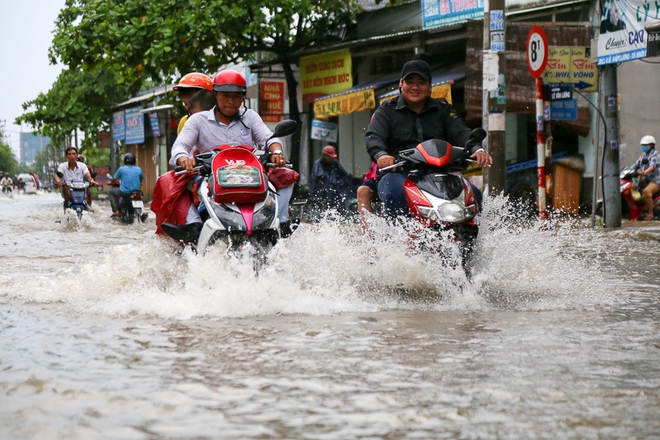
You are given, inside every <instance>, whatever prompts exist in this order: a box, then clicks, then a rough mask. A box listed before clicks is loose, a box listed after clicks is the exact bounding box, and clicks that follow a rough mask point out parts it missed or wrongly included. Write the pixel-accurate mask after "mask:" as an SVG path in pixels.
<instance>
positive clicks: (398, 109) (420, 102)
mask: <svg viewBox="0 0 660 440" xmlns="http://www.w3.org/2000/svg"><path fill="white" fill-rule="evenodd" d="M399 90H400V91H401V95H400V96H399V97H398V98H394V99H391V100H389V101H386V102H385V103H383V105H381V106H380V107H379V108H378V109H377V110H376V113H374V116H373V118H372V120H371V123H370V124H369V128H368V129H367V134H366V136H365V137H366V143H367V152H368V153H369V155H370V156H371V157H372V159H373V160H374V161H375V162H377V163H378V168H385V167H387V166H390V165H392V164H394V162H395V160H396V158H395V157H396V156H397V154H398V152H399V151H401V150H406V149H409V148H414V147H415V146H417V145H418V144H419V143H420V142H423V141H426V140H429V139H443V140H446V141H448V142H449V143H451V144H453V145H461V146H463V145H466V143H467V142H468V140H469V138H470V132H471V130H470V129H469V128H468V127H467V125H465V123H464V122H463V120H461V118H460V117H459V116H458V114H457V113H456V110H454V109H453V108H452V106H451V105H449V103H448V102H447V100H446V99H444V98H438V99H434V98H431V68H430V67H429V65H428V64H427V63H426V62H425V61H421V60H413V61H408V62H407V63H406V64H404V66H403V69H402V71H401V79H400V80H399ZM468 147H470V153H471V156H470V157H471V158H473V159H475V160H476V161H477V163H479V165H481V166H482V167H487V166H489V165H490V164H492V163H493V159H492V158H491V156H490V155H489V154H488V153H487V152H486V151H485V150H484V149H483V147H482V146H481V145H480V144H479V145H470V146H468ZM405 180H406V175H405V174H403V173H401V172H393V173H389V174H386V175H385V176H383V177H382V178H381V179H380V182H379V183H378V195H379V196H380V198H381V200H383V201H384V208H385V213H386V214H388V215H390V216H396V215H405V214H407V213H408V205H407V203H406V198H405V194H404V191H403V182H404V181H405ZM475 189H476V188H475ZM477 198H478V199H481V194H480V193H478V195H477Z"/></svg>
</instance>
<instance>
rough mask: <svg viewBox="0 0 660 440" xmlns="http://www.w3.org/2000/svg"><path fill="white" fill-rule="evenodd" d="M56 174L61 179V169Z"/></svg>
mask: <svg viewBox="0 0 660 440" xmlns="http://www.w3.org/2000/svg"><path fill="white" fill-rule="evenodd" d="M56 174H57V177H59V178H60V179H61V178H62V177H64V174H62V172H61V171H58V172H57V173H56Z"/></svg>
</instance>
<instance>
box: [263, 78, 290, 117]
mask: <svg viewBox="0 0 660 440" xmlns="http://www.w3.org/2000/svg"><path fill="white" fill-rule="evenodd" d="M259 114H260V115H261V117H262V118H263V119H264V121H265V122H280V121H281V120H282V115H283V114H284V82H283V81H267V80H262V81H261V83H260V84H259Z"/></svg>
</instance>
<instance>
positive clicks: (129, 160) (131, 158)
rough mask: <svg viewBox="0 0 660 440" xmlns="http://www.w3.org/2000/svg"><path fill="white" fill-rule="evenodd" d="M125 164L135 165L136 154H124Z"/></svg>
mask: <svg viewBox="0 0 660 440" xmlns="http://www.w3.org/2000/svg"><path fill="white" fill-rule="evenodd" d="M124 164H126V165H135V155H134V154H133V153H126V156H124Z"/></svg>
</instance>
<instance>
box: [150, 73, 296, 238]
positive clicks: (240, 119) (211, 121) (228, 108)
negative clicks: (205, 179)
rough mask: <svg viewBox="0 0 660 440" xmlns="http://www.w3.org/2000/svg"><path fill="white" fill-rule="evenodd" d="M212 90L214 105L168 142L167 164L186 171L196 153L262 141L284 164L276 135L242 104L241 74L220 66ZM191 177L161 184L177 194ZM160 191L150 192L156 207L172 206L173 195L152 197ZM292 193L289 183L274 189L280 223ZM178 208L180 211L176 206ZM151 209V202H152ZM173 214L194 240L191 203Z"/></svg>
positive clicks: (196, 226)
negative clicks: (168, 156)
mask: <svg viewBox="0 0 660 440" xmlns="http://www.w3.org/2000/svg"><path fill="white" fill-rule="evenodd" d="M213 91H214V93H215V98H216V106H215V107H214V108H213V109H211V110H209V111H202V112H199V113H196V114H194V115H192V116H190V118H189V119H188V120H187V121H186V123H185V125H184V126H183V129H182V131H181V134H180V135H179V136H178V137H177V139H176V141H175V142H174V145H173V146H172V158H171V160H170V164H171V165H176V166H180V167H181V168H183V169H184V170H186V171H189V172H190V171H192V170H193V168H194V166H195V164H196V160H195V158H194V156H195V155H196V154H200V153H206V152H210V151H213V150H214V149H215V148H216V147H218V146H221V145H235V144H243V145H255V144H256V145H263V146H265V147H266V148H267V149H268V151H269V152H270V154H271V156H272V161H273V163H274V164H275V166H277V167H284V166H286V158H285V157H284V153H283V151H282V143H281V141H280V140H279V139H278V138H271V137H272V132H271V131H270V130H269V129H268V127H267V126H266V124H265V123H264V122H263V120H262V119H261V117H260V116H259V115H258V114H257V113H256V112H255V111H254V110H251V109H248V108H246V107H245V106H244V100H245V95H246V92H247V84H246V81H245V78H244V77H243V75H241V74H240V73H239V72H236V71H233V70H224V71H222V72H220V73H218V74H217V75H216V76H215V78H214V79H213ZM191 178H192V176H191V175H190V174H188V175H181V176H178V177H177V178H172V179H170V180H172V182H170V184H167V185H163V186H167V187H168V190H169V192H170V193H173V194H176V195H177V196H178V195H180V194H181V192H182V191H184V189H182V187H183V188H185V185H186V184H187V182H188V181H189V180H190V179H191ZM159 180H160V179H159ZM160 193H161V191H160V190H158V189H157V190H156V191H155V194H154V199H155V202H156V209H157V210H158V211H160V210H163V211H167V210H168V209H170V208H172V207H175V208H176V206H175V205H174V204H172V203H169V201H171V200H173V197H169V196H168V197H166V198H165V201H164V202H163V201H162V200H156V197H157V195H159V194H160ZM292 193H293V184H290V185H289V186H287V187H284V188H282V189H280V190H278V193H277V198H278V202H279V206H280V207H281V209H280V212H278V215H277V217H278V218H279V219H280V222H281V223H285V222H286V220H287V219H288V206H289V199H290V197H291V194H292ZM159 197H160V195H159ZM178 209H179V211H180V206H179V207H178ZM153 210H154V204H153V203H152V211H153ZM181 214H183V215H181ZM177 217H178V218H177V224H178V225H184V226H183V228H181V229H182V230H183V231H184V236H183V237H182V239H183V240H184V241H193V242H194V241H195V240H196V238H197V236H198V235H199V231H200V230H201V225H202V218H201V217H200V215H199V213H198V212H197V207H196V206H195V204H194V203H193V204H190V207H189V209H188V211H187V212H186V213H181V212H179V215H178V216H177ZM159 218H168V216H167V215H162V214H159V213H158V212H157V224H159V223H158V222H159ZM169 218H171V217H169ZM168 221H171V220H168ZM159 226H160V224H159Z"/></svg>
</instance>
